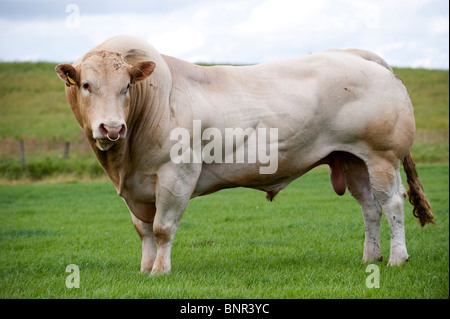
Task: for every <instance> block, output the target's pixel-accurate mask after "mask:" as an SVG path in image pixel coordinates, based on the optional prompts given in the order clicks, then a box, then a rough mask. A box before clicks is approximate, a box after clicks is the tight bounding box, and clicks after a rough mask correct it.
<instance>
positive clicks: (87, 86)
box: [82, 82, 92, 92]
mask: <svg viewBox="0 0 450 319" xmlns="http://www.w3.org/2000/svg"><path fill="white" fill-rule="evenodd" d="M82 86H83V89H85V90H86V91H89V92H91V91H92V88H91V85H90V84H89V83H87V82H85V83H83V85H82Z"/></svg>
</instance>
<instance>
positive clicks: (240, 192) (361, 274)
mask: <svg viewBox="0 0 450 319" xmlns="http://www.w3.org/2000/svg"><path fill="white" fill-rule="evenodd" d="M418 169H419V175H420V177H421V180H422V182H423V184H424V187H425V190H426V192H427V194H428V197H429V199H430V201H431V203H432V206H433V212H434V214H435V217H436V222H437V226H426V227H425V228H424V229H421V228H420V226H419V224H418V223H417V220H416V219H415V218H414V217H413V216H412V213H411V207H410V205H409V204H406V214H405V219H406V220H405V223H406V240H407V248H408V253H409V254H410V256H411V260H410V261H409V262H408V263H406V264H404V265H402V266H400V267H389V268H388V267H387V260H388V257H389V230H388V227H387V222H386V220H385V218H383V221H382V239H381V248H382V252H383V255H384V261H382V262H378V263H376V264H377V265H378V266H379V267H380V288H378V289H376V288H372V289H369V288H367V287H366V285H365V281H366V277H367V276H368V275H369V274H368V273H366V272H365V269H366V266H367V264H364V263H362V261H361V258H362V251H363V242H364V225H363V219H362V215H361V213H360V210H359V206H358V204H357V203H356V201H354V200H353V198H351V196H349V195H348V194H346V195H344V196H343V197H341V198H339V197H338V196H336V195H335V194H334V193H333V191H332V189H331V187H330V185H329V181H328V171H327V170H324V169H317V170H314V171H312V172H310V173H308V174H307V175H305V176H304V177H302V178H300V179H298V180H296V181H295V182H294V183H293V184H291V185H290V186H288V187H287V188H286V189H285V190H284V191H283V192H281V193H280V194H279V195H278V197H277V198H276V201H275V202H274V203H269V202H267V201H266V200H265V198H264V193H262V192H258V191H254V190H249V189H231V190H224V191H220V192H218V193H215V194H211V195H208V196H205V197H200V198H195V199H193V200H192V201H191V202H190V204H189V206H188V208H187V210H186V212H185V215H184V216H183V219H182V221H181V224H180V228H179V230H178V233H177V235H176V236H175V240H174V246H173V250H172V272H171V273H170V274H169V275H167V276H148V275H140V274H139V267H140V255H141V251H140V249H141V247H140V240H139V237H138V235H137V233H136V232H135V230H134V227H133V225H132V222H131V218H130V216H129V213H128V210H127V208H126V206H125V204H124V202H123V201H122V200H121V199H120V198H119V197H118V196H117V195H116V194H115V190H114V188H113V187H112V186H111V184H110V183H108V182H102V183H92V182H91V183H67V184H53V185H52V184H34V185H32V184H29V185H16V186H0V256H1V259H0V272H1V276H0V298H449V218H448V217H449V216H448V215H449V211H448V207H449V188H448V187H449V177H448V174H449V167H448V164H445V165H436V164H435V165H421V166H419V167H418ZM69 264H76V265H78V266H79V267H80V288H79V289H77V288H72V289H68V288H66V286H65V280H66V277H67V276H68V275H69V273H66V272H65V269H66V266H67V265H69Z"/></svg>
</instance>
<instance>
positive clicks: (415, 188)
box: [403, 152, 436, 227]
mask: <svg viewBox="0 0 450 319" xmlns="http://www.w3.org/2000/svg"><path fill="white" fill-rule="evenodd" d="M403 169H404V170H405V173H406V180H407V183H408V186H409V188H408V198H409V202H410V203H411V205H413V207H414V208H413V215H414V217H416V218H418V219H419V223H420V225H421V226H422V227H423V226H425V225H426V224H436V223H435V222H434V220H433V218H434V217H433V213H432V212H431V204H430V202H429V201H428V199H427V196H426V195H425V192H424V190H423V186H422V183H421V182H420V180H419V176H418V174H417V171H416V164H415V163H414V161H413V159H412V157H411V153H409V152H408V154H407V155H406V156H405V158H404V159H403Z"/></svg>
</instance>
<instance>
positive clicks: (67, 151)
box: [64, 142, 70, 159]
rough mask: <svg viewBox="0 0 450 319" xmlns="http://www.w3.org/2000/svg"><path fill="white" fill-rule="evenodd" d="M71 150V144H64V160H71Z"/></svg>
mask: <svg viewBox="0 0 450 319" xmlns="http://www.w3.org/2000/svg"><path fill="white" fill-rule="evenodd" d="M69 149H70V142H66V143H65V144H64V159H68V158H69Z"/></svg>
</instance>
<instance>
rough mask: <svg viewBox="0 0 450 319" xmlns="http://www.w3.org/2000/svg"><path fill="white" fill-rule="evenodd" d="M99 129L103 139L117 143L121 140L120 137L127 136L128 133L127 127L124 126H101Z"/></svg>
mask: <svg viewBox="0 0 450 319" xmlns="http://www.w3.org/2000/svg"><path fill="white" fill-rule="evenodd" d="M99 129H100V133H101V134H102V135H103V137H104V138H105V139H108V140H109V141H111V142H117V141H118V140H119V139H120V137H123V136H125V132H126V128H125V125H123V124H122V125H119V126H109V125H106V124H100V128H99Z"/></svg>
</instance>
